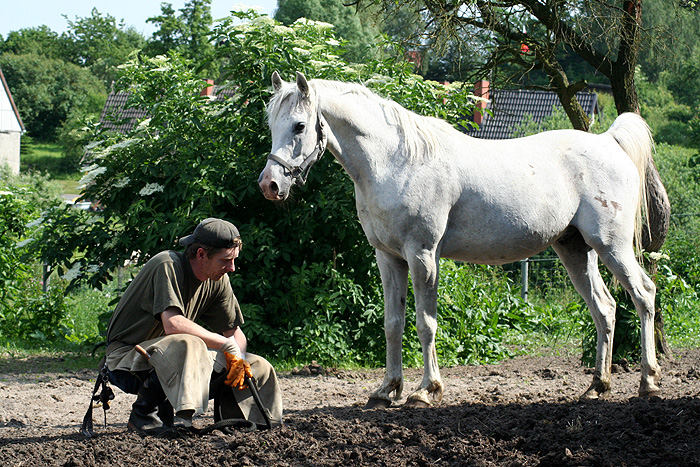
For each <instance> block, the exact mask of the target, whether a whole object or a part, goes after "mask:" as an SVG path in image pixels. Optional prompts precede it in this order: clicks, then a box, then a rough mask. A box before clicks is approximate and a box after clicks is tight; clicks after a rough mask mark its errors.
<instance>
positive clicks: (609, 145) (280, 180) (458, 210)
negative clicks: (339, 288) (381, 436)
mask: <svg viewBox="0 0 700 467" xmlns="http://www.w3.org/2000/svg"><path fill="white" fill-rule="evenodd" d="M272 85H273V88H274V91H275V94H274V96H273V98H272V99H271V100H270V102H269V104H268V109H267V110H268V119H269V126H270V129H271V132H272V151H271V153H270V155H269V156H268V161H267V164H266V165H265V168H264V170H263V171H262V173H261V174H260V178H259V180H258V182H259V185H260V188H261V189H262V192H263V194H264V195H265V197H266V198H267V199H270V200H284V199H286V198H287V196H288V195H289V191H290V189H291V186H292V185H293V184H295V183H296V184H303V183H304V182H305V179H306V176H307V174H308V171H309V169H310V167H311V165H312V164H313V163H314V162H316V160H318V159H319V158H320V157H321V155H322V154H323V152H324V150H325V147H326V145H327V146H328V149H329V150H330V152H331V153H332V154H333V155H334V156H335V158H336V159H337V160H338V162H340V164H341V165H342V166H343V167H344V168H345V170H346V171H347V173H348V174H349V175H350V178H351V179H352V181H353V182H354V184H355V196H356V205H357V214H358V216H359V219H360V223H361V224H362V228H363V229H364V232H365V235H366V236H367V239H368V240H369V242H370V244H372V246H373V247H374V248H375V249H376V256H377V264H378V266H379V271H380V273H381V278H382V285H383V288H384V301H385V311H384V326H385V333H386V352H387V353H386V373H385V376H384V380H383V382H382V384H381V386H380V387H379V388H378V389H377V390H376V391H374V392H373V393H372V395H371V396H370V399H369V402H368V404H367V405H368V407H378V406H379V407H386V406H388V405H390V404H391V400H390V396H391V394H392V393H394V398H395V399H398V398H399V397H400V395H401V392H402V389H403V368H402V362H401V338H402V334H403V331H404V322H405V304H406V292H407V281H408V273H409V271H410V273H411V277H412V279H413V287H414V293H415V303H416V328H417V330H418V336H419V338H420V342H421V345H422V349H423V361H424V372H423V380H422V382H421V384H420V387H419V388H418V390H416V391H415V392H414V393H413V394H411V395H410V396H409V397H408V400H407V402H406V403H407V404H409V405H415V406H428V405H430V404H431V403H438V402H440V400H441V399H442V394H443V384H442V381H441V379H440V372H439V368H438V361H437V355H436V352H435V331H436V328H437V319H436V300H437V289H438V277H439V271H438V265H439V261H438V260H439V258H440V257H445V258H452V259H455V260H459V261H467V262H472V263H481V264H503V263H510V262H513V261H517V260H520V259H523V258H527V257H529V256H531V255H534V254H536V253H539V252H540V251H542V250H544V249H545V248H547V247H549V246H551V247H552V248H554V251H556V253H557V255H559V258H560V259H561V261H562V263H563V264H564V266H565V267H566V270H567V271H568V273H569V277H570V278H571V281H572V282H573V284H574V286H575V287H576V290H577V291H578V292H579V293H580V294H581V295H582V296H583V298H584V300H585V301H586V304H587V305H588V308H589V310H590V312H591V314H592V316H593V320H594V321H595V325H596V329H597V334H598V336H597V338H598V342H597V349H596V351H597V353H596V368H595V373H594V376H593V382H592V383H591V385H590V387H589V388H588V389H587V390H586V391H585V393H584V394H583V395H582V396H581V397H584V398H590V399H595V398H598V397H600V396H602V395H604V394H605V393H607V392H608V391H609V390H610V366H611V357H612V345H613V331H614V327H615V301H614V300H613V298H612V296H611V295H610V292H609V291H608V289H607V288H606V286H605V284H604V282H603V279H602V278H601V276H600V272H599V271H598V260H599V259H600V261H601V262H602V263H603V264H604V265H605V266H606V267H607V268H608V269H610V271H611V272H612V273H613V274H614V276H615V277H616V278H617V280H618V281H619V282H620V283H621V284H622V286H623V287H624V288H625V289H626V290H627V291H628V292H629V293H630V295H631V297H632V300H633V301H634V305H635V307H636V309H637V313H638V314H639V316H640V319H641V346H642V356H641V359H642V362H641V383H640V386H639V394H640V395H643V396H646V395H653V394H656V393H658V392H659V387H658V382H659V379H660V368H659V365H658V364H657V361H656V353H655V348H654V335H653V334H654V329H653V327H654V296H655V293H656V289H655V286H654V283H653V282H652V281H651V280H650V279H649V277H648V276H647V275H646V274H645V272H644V270H643V269H642V267H641V266H640V265H639V263H638V262H637V259H636V257H635V252H634V248H633V243H634V240H635V237H636V236H638V235H639V231H640V229H641V228H640V227H639V226H640V225H641V223H640V222H641V208H640V207H641V206H642V205H644V204H645V202H644V193H645V186H644V185H645V173H646V170H647V167H648V166H649V165H650V164H653V162H652V156H651V151H652V144H653V143H652V139H651V134H650V132H649V128H648V127H647V125H646V123H645V122H644V120H643V119H642V118H641V117H640V116H638V115H637V114H633V113H625V114H622V115H620V116H619V117H618V118H617V119H616V120H615V122H614V123H613V125H612V126H611V127H610V129H609V130H608V131H607V132H606V133H603V134H601V135H594V134H590V133H585V132H582V131H575V130H557V131H548V132H545V133H541V134H538V135H534V136H529V137H527V138H519V139H511V140H500V141H498V140H497V141H493V140H491V141H489V140H480V139H475V138H471V137H469V136H466V135H464V134H463V133H460V132H459V131H457V130H455V129H454V128H452V127H451V126H450V125H449V124H447V123H446V122H443V121H442V120H438V119H435V118H430V117H423V116H419V115H417V114H415V113H413V112H410V111H408V110H406V109H404V108H403V107H401V106H400V105H398V104H396V103H395V102H392V101H389V100H386V99H383V98H381V97H379V96H377V95H376V94H374V93H372V92H371V91H369V90H368V89H366V88H365V87H363V86H360V85H357V84H350V83H341V82H334V81H324V80H311V81H308V82H307V80H306V78H305V77H304V75H302V74H301V73H297V79H296V83H288V82H284V81H282V80H281V79H280V76H279V75H278V74H277V73H276V72H275V73H274V74H273V76H272ZM636 226H637V228H635V227H636Z"/></svg>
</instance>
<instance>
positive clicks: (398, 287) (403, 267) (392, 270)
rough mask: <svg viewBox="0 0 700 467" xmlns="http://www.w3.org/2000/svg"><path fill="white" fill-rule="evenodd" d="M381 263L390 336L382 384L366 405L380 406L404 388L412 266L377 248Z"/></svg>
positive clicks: (389, 402)
mask: <svg viewBox="0 0 700 467" xmlns="http://www.w3.org/2000/svg"><path fill="white" fill-rule="evenodd" d="M376 253H377V265H378V266H379V273H380V275H381V277H382V287H383V289H384V333H385V335H386V372H385V373H384V381H383V382H382V385H381V386H380V387H379V389H377V390H376V391H374V392H373V393H372V395H371V396H369V401H367V405H366V406H365V408H368V409H371V408H380V407H383V408H385V407H388V406H389V405H391V399H390V398H389V395H390V394H391V393H392V392H394V393H395V396H394V398H395V399H398V398H399V397H401V392H402V391H403V364H402V361H401V340H402V338H403V330H404V326H405V321H406V290H407V287H408V265H407V264H406V262H405V261H404V260H403V259H401V258H397V257H395V256H391V255H388V254H386V253H384V252H383V251H381V250H377V251H376Z"/></svg>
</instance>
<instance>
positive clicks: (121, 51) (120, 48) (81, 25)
mask: <svg viewBox="0 0 700 467" xmlns="http://www.w3.org/2000/svg"><path fill="white" fill-rule="evenodd" d="M64 17H65V16H64ZM65 18H66V21H68V31H67V32H66V33H65V37H66V39H67V41H69V51H68V57H69V61H71V62H73V63H75V64H76V65H80V66H84V67H88V68H89V69H90V71H92V73H93V74H95V75H96V76H97V77H99V78H100V79H102V80H103V82H104V83H105V85H107V86H109V85H110V84H111V83H112V81H114V80H115V79H116V77H117V71H116V67H117V66H119V65H121V64H122V63H124V62H125V61H126V60H127V58H128V57H129V55H130V54H131V53H132V52H134V51H136V50H139V49H140V48H141V47H143V45H144V38H143V36H141V34H140V33H139V32H138V31H136V30H135V29H134V28H133V27H129V28H127V27H126V26H125V25H124V21H123V20H122V21H121V22H120V23H119V24H117V21H116V20H115V19H114V17H113V16H111V15H109V14H105V15H104V16H103V15H102V14H101V13H100V12H99V11H97V8H93V9H92V11H91V13H90V16H88V17H85V18H79V17H76V18H75V21H71V20H70V19H68V18H67V17H65Z"/></svg>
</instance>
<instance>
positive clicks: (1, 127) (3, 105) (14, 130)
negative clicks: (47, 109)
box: [0, 70, 24, 174]
mask: <svg viewBox="0 0 700 467" xmlns="http://www.w3.org/2000/svg"><path fill="white" fill-rule="evenodd" d="M0 82H1V84H0V165H8V166H9V167H10V170H11V171H12V173H14V174H18V173H19V147H20V138H21V137H22V133H24V124H23V123H22V118H21V117H20V116H19V112H18V111H17V106H16V105H15V101H14V100H12V93H10V88H9V86H8V85H7V81H6V80H5V75H3V73H2V70H0Z"/></svg>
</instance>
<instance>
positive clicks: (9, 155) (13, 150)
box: [0, 131, 20, 174]
mask: <svg viewBox="0 0 700 467" xmlns="http://www.w3.org/2000/svg"><path fill="white" fill-rule="evenodd" d="M19 138H20V133H19V132H11V133H10V132H1V131H0V165H5V164H7V165H9V166H10V170H12V173H14V174H18V173H19Z"/></svg>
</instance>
